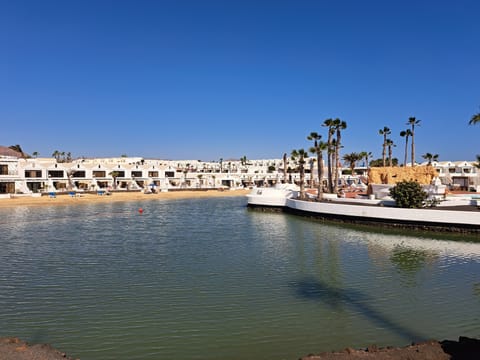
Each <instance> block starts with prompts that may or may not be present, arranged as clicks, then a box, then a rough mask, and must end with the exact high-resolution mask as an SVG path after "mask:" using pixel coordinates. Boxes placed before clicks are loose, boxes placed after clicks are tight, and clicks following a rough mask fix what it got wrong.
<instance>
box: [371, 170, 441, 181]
mask: <svg viewBox="0 0 480 360" xmlns="http://www.w3.org/2000/svg"><path fill="white" fill-rule="evenodd" d="M436 176H438V173H437V170H435V169H434V168H433V166H415V167H413V168H412V167H373V168H370V171H369V175H368V183H369V184H396V183H398V182H400V181H410V180H416V181H418V182H419V183H420V184H422V185H427V184H431V183H432V180H433V178H434V177H436Z"/></svg>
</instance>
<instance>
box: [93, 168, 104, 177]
mask: <svg viewBox="0 0 480 360" xmlns="http://www.w3.org/2000/svg"><path fill="white" fill-rule="evenodd" d="M99 166H100V165H99ZM105 175H106V172H105V171H94V172H93V176H94V177H97V178H103V177H105Z"/></svg>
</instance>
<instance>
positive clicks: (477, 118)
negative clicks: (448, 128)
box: [468, 113, 480, 125]
mask: <svg viewBox="0 0 480 360" xmlns="http://www.w3.org/2000/svg"><path fill="white" fill-rule="evenodd" d="M478 123H480V113H477V114H475V115H473V116H472V118H471V119H470V121H469V122H468V124H469V125H475V124H478Z"/></svg>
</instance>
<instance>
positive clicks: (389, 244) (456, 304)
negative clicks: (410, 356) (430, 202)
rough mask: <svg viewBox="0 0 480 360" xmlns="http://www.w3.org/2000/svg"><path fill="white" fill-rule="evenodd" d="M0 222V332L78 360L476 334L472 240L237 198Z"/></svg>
mask: <svg viewBox="0 0 480 360" xmlns="http://www.w3.org/2000/svg"><path fill="white" fill-rule="evenodd" d="M139 207H142V208H143V209H144V212H143V214H141V215H140V214H139V213H138V208H139ZM0 215H1V216H0V234H2V235H1V236H0V247H1V249H2V251H1V252H0V323H1V324H2V328H1V329H0V336H7V335H15V336H20V337H22V338H24V339H26V340H28V341H31V342H48V343H52V344H53V345H54V346H56V347H58V348H61V349H62V350H64V351H67V352H68V353H69V355H72V356H76V357H81V358H85V359H135V358H138V359H142V358H169V357H173V356H175V357H177V358H182V359H204V358H209V359H215V358H218V359H220V358H224V357H226V356H231V354H235V358H236V359H251V358H255V359H281V358H298V357H299V356H301V355H304V354H307V353H310V352H320V351H328V350H332V349H338V348H343V347H346V346H357V347H361V346H366V345H368V344H371V343H377V344H379V345H390V344H392V345H405V344H408V343H410V342H411V341H413V340H416V339H422V338H432V337H435V338H441V339H443V338H456V337H457V336H458V335H466V336H474V337H478V336H480V326H479V323H480V321H479V320H480V319H478V317H475V316H473V317H472V313H471V311H469V310H468V309H475V308H478V306H479V305H480V281H479V279H478V274H479V273H480V264H479V259H480V245H479V244H478V243H462V242H452V241H448V240H437V239H427V238H416V237H412V236H407V235H388V234H379V233H374V232H365V231H359V230H355V228H351V227H349V228H342V227H340V226H330V225H325V224H321V223H318V222H313V221H309V220H306V219H302V218H299V217H293V216H288V215H284V214H268V213H260V212H252V211H248V210H247V209H246V208H245V199H243V198H219V199H196V200H178V201H149V202H143V203H140V202H139V203H135V202H130V203H114V204H93V205H86V206H75V207H58V206H56V207H45V208H25V209H14V210H13V211H10V210H9V211H5V210H1V211H0Z"/></svg>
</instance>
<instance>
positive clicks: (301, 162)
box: [291, 149, 308, 199]
mask: <svg viewBox="0 0 480 360" xmlns="http://www.w3.org/2000/svg"><path fill="white" fill-rule="evenodd" d="M306 157H308V153H307V152H306V151H305V150H304V149H298V150H292V154H291V158H292V160H296V161H297V162H298V171H299V173H300V199H304V198H305V184H304V181H305V158H306Z"/></svg>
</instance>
